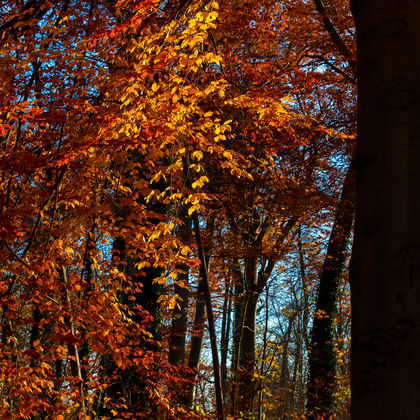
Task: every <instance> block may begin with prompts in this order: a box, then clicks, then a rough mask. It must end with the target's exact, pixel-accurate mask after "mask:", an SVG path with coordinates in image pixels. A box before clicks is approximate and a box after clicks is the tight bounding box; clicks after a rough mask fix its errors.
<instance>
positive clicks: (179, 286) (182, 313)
mask: <svg viewBox="0 0 420 420" xmlns="http://www.w3.org/2000/svg"><path fill="white" fill-rule="evenodd" d="M181 220H182V222H183V225H182V226H180V227H179V228H178V232H177V235H178V237H179V238H180V240H181V241H182V242H183V243H184V244H189V243H190V241H191V237H192V227H191V218H190V217H189V216H188V214H187V209H186V208H185V207H183V208H181ZM179 268H180V269H181V270H182V273H181V274H179V276H178V281H177V283H176V284H175V286H174V292H175V294H177V295H178V296H179V297H180V301H179V304H178V305H177V306H176V307H175V308H174V311H173V314H172V327H171V335H170V338H169V356H168V358H169V363H170V364H171V365H174V366H179V365H180V366H182V365H183V364H184V361H185V335H186V333H187V323H188V277H189V267H188V265H187V264H182V265H181V266H180V267H179Z"/></svg>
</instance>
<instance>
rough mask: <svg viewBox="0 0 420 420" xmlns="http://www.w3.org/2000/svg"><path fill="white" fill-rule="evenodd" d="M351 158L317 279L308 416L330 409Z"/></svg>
mask: <svg viewBox="0 0 420 420" xmlns="http://www.w3.org/2000/svg"><path fill="white" fill-rule="evenodd" d="M353 166H354V164H353V161H352V163H351V165H350V168H349V170H348V173H347V176H346V179H345V181H344V186H343V191H342V193H341V197H340V201H339V204H338V207H337V212H336V216H335V221H334V226H333V228H332V231H331V235H330V240H329V243H328V249H327V254H326V256H325V261H324V266H323V267H322V272H321V276H320V280H319V289H318V299H317V303H316V307H315V315H314V321H313V328H312V333H311V343H310V352H309V381H308V395H307V398H308V400H307V413H306V416H307V417H308V418H309V419H317V418H319V416H323V417H325V418H328V417H329V416H330V415H331V414H332V410H333V404H334V400H333V393H334V392H333V391H334V383H335V376H336V355H335V350H334V326H335V323H334V321H335V317H336V314H337V303H338V292H339V289H338V288H339V285H340V279H341V276H342V272H343V269H344V266H345V261H346V248H347V245H348V241H349V238H350V234H351V227H352V224H353V213H354V205H353V199H354V173H353V172H354V171H353Z"/></svg>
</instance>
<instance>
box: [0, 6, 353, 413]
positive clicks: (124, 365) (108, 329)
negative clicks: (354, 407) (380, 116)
mask: <svg viewBox="0 0 420 420" xmlns="http://www.w3.org/2000/svg"><path fill="white" fill-rule="evenodd" d="M0 60H1V61H0V80H1V86H0V116H1V119H0V189H1V194H0V206H1V210H0V236H1V239H0V258H1V277H0V359H1V363H0V395H1V397H0V416H1V417H2V418H19V419H20V418H22V419H56V420H59V419H75V418H82V419H85V418H86V419H87V418H91V419H105V418H121V419H123V418H127V419H131V418H157V419H165V418H167V419H169V418H176V419H178V418H215V417H217V418H218V419H222V418H231V419H233V418H249V419H251V418H253V419H286V418H309V419H316V418H337V419H347V418H349V416H350V414H349V410H350V329H351V321H350V319H351V306H350V288H349V283H348V264H349V259H350V253H351V243H352V226H353V220H354V190H355V186H354V182H355V181H354V166H355V165H354V150H355V139H356V96H357V95H356V91H355V90H356V52H355V29H354V23H353V19H352V17H351V14H350V10H349V4H348V2H347V1H344V0H328V1H321V0H282V1H272V0H259V1H250V0H240V1H237V0H227V1H220V2H217V1H205V0H203V1H201V0H179V1H170V0H167V1H165V0H142V1H140V0H126V1H115V0H90V1H89V0H87V1H82V0H52V1H41V0H27V1H3V2H1V6H0Z"/></svg>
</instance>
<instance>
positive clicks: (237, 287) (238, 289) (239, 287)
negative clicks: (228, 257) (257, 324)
mask: <svg viewBox="0 0 420 420" xmlns="http://www.w3.org/2000/svg"><path fill="white" fill-rule="evenodd" d="M232 264H233V269H232V279H233V284H234V310H233V312H234V318H233V343H232V346H233V352H232V364H231V369H230V370H231V378H232V381H231V384H232V385H231V390H230V398H231V401H230V414H231V415H234V413H235V410H236V390H237V385H236V384H237V380H238V375H237V374H238V364H239V344H240V342H241V335H242V319H243V316H244V304H245V299H244V295H243V293H244V276H243V274H242V270H241V261H240V259H239V258H235V259H234V260H233V261H232Z"/></svg>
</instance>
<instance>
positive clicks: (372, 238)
mask: <svg viewBox="0 0 420 420" xmlns="http://www.w3.org/2000/svg"><path fill="white" fill-rule="evenodd" d="M352 11H353V15H354V18H355V22H356V29H357V43H358V77H359V88H358V89H359V107H358V157H357V173H358V175H357V196H356V226H355V239H354V249H353V257H352V263H351V273H350V282H351V295H352V310H353V319H352V373H351V386H352V408H351V410H352V419H354V420H358V419H370V420H375V419H404V420H415V419H419V418H420V404H419V401H420V395H419V390H420V375H419V366H420V351H419V343H420V334H419V328H420V325H419V324H420V278H419V277H420V270H419V265H420V223H419V215H420V193H419V186H420V164H419V162H420V54H419V51H420V2H419V1H418V0H398V1H397V0H388V1H383V0H370V1H366V0H364V1H362V0H359V1H353V2H352Z"/></svg>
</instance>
